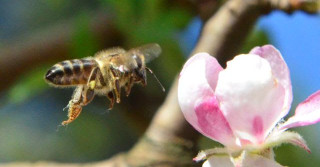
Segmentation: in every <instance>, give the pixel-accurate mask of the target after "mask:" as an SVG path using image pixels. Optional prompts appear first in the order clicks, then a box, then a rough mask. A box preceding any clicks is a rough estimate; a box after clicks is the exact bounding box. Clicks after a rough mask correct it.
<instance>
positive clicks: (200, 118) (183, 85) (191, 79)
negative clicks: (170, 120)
mask: <svg viewBox="0 0 320 167" xmlns="http://www.w3.org/2000/svg"><path fill="white" fill-rule="evenodd" d="M221 70H222V67H221V66H220V65H219V63H218V62H217V60H216V59H215V58H213V57H211V56H210V55H209V54H206V53H199V54H196V55H195V56H193V57H192V58H190V59H189V60H188V61H187V63H186V64H185V65H184V67H183V70H182V72H181V73H180V78H179V85H178V100H179V104H180V107H181V110H182V112H183V114H184V116H185V118H186V119H187V121H188V122H189V123H190V124H191V125H192V126H193V127H194V128H195V129H197V130H198V131H199V132H201V133H202V134H203V135H205V136H207V137H209V138H211V139H213V140H216V141H218V142H221V143H222V144H227V145H230V146H231V145H235V142H234V141H235V140H234V137H233V133H232V131H231V129H230V126H229V124H228V123H227V121H226V119H225V118H224V116H223V114H222V113H221V111H220V109H219V103H218V101H217V99H216V98H215V96H214V89H215V87H216V84H217V78H218V74H219V72H220V71H221Z"/></svg>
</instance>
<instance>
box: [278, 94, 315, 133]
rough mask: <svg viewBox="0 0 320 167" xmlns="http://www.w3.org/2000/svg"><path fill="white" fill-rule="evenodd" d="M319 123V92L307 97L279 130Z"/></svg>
mask: <svg viewBox="0 0 320 167" xmlns="http://www.w3.org/2000/svg"><path fill="white" fill-rule="evenodd" d="M318 122H320V91H317V92H315V93H314V94H312V95H311V96H309V97H308V98H307V99H306V100H305V101H303V102H302V103H300V104H299V105H298V107H297V108H296V112H295V115H294V116H292V117H291V118H289V120H288V121H287V122H285V123H284V124H283V125H282V126H281V127H280V128H281V129H288V128H292V127H298V126H306V125H312V124H315V123H318Z"/></svg>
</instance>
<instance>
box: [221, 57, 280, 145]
mask: <svg viewBox="0 0 320 167" xmlns="http://www.w3.org/2000/svg"><path fill="white" fill-rule="evenodd" d="M215 93H216V96H217V98H218V100H219V101H220V108H221V110H222V112H223V114H224V116H225V117H226V119H227V121H228V122H229V124H230V126H231V129H232V130H233V132H234V134H235V135H236V136H237V137H239V138H240V141H243V143H245V142H248V141H249V143H250V142H251V143H254V144H259V143H262V142H263V141H264V139H265V137H266V136H267V135H268V133H269V132H270V130H271V129H273V127H274V126H275V124H276V123H277V122H278V117H279V114H281V111H282V107H283V101H284V95H285V93H284V88H283V87H282V85H280V84H278V81H277V80H276V78H274V76H273V72H272V70H271V67H270V64H269V62H268V61H267V60H265V59H264V58H262V57H260V56H257V55H253V54H248V55H239V56H236V57H235V58H234V59H233V60H232V61H229V62H228V63H227V68H226V69H225V70H223V71H221V72H220V73H219V78H218V84H217V87H216V90H215Z"/></svg>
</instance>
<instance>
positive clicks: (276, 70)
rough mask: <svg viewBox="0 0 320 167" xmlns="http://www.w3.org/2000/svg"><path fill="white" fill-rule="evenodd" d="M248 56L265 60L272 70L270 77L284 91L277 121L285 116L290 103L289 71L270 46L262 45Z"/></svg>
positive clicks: (279, 54)
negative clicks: (271, 76) (254, 55)
mask: <svg viewBox="0 0 320 167" xmlns="http://www.w3.org/2000/svg"><path fill="white" fill-rule="evenodd" d="M250 54H256V55H259V56H261V57H262V58H264V59H266V60H267V61H268V62H269V64H270V66H271V70H272V75H273V76H274V77H275V78H276V79H277V82H278V83H279V84H281V85H282V86H283V88H284V89H285V99H284V105H283V109H282V110H281V111H282V113H281V114H280V115H279V118H278V120H280V119H281V118H283V117H284V116H286V115H287V114H288V112H289V110H290V107H291V103H292V86H291V79H290V71H289V68H288V66H287V64H286V62H285V61H284V60H283V58H282V56H281V53H280V52H279V50H277V49H276V48H275V47H274V46H272V45H264V46H262V47H255V48H253V49H252V50H251V51H250Z"/></svg>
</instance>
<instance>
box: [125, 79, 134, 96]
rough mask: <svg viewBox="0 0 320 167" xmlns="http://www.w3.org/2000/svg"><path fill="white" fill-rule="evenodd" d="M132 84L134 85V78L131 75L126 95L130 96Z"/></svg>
mask: <svg viewBox="0 0 320 167" xmlns="http://www.w3.org/2000/svg"><path fill="white" fill-rule="evenodd" d="M132 86H133V78H132V77H130V79H129V81H128V83H127V84H126V96H129V94H130V92H131V88H132Z"/></svg>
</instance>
